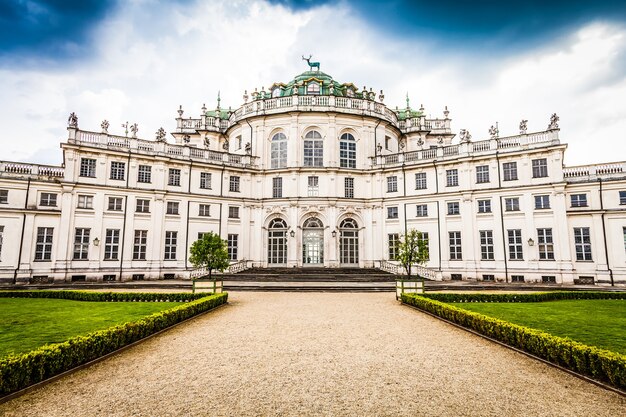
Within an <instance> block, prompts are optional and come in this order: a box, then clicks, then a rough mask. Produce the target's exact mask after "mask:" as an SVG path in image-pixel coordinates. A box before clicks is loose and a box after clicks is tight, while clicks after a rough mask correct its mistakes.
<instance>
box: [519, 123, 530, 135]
mask: <svg viewBox="0 0 626 417" xmlns="http://www.w3.org/2000/svg"><path fill="white" fill-rule="evenodd" d="M527 131H528V120H526V119H522V121H521V122H519V134H520V135H525V134H526V132H527Z"/></svg>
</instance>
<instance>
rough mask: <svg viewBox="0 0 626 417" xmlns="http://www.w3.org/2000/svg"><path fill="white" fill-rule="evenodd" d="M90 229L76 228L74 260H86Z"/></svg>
mask: <svg viewBox="0 0 626 417" xmlns="http://www.w3.org/2000/svg"><path fill="white" fill-rule="evenodd" d="M89 232H90V229H83V228H76V230H75V233H74V260H75V261H80V260H86V259H87V257H88V254H89Z"/></svg>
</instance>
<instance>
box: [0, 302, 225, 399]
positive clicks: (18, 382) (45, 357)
mask: <svg viewBox="0 0 626 417" xmlns="http://www.w3.org/2000/svg"><path fill="white" fill-rule="evenodd" d="M50 292H52V291H50ZM55 292H58V291H55ZM68 292H69V291H68ZM74 292H75V293H76V292H79V291H74ZM88 294H92V293H88ZM105 294H108V293H105ZM149 295H152V294H149ZM167 295H170V296H171V295H174V294H167ZM175 295H178V294H175ZM187 295H190V294H187ZM227 300H228V294H227V293H221V294H215V295H210V296H206V294H203V295H202V296H201V298H199V299H197V300H195V301H191V302H189V303H186V304H183V305H180V306H176V307H174V308H170V309H168V310H164V311H161V312H158V313H154V314H151V315H149V316H146V317H144V318H142V319H140V320H137V321H133V322H128V323H124V324H120V325H117V326H113V327H109V328H108V329H105V330H100V331H96V332H92V333H89V334H88V335H86V336H76V337H72V338H70V339H68V340H66V341H65V342H63V343H56V344H52V345H45V346H42V347H40V348H38V349H35V350H32V351H30V352H27V353H24V354H20V355H10V356H7V357H5V358H2V359H0V395H7V394H10V393H12V392H15V391H18V390H21V389H23V388H26V387H28V386H30V385H32V384H36V383H38V382H41V381H44V380H46V379H48V378H51V377H53V376H55V375H58V374H60V373H62V372H65V371H68V370H70V369H72V368H75V367H77V366H79V365H82V364H85V363H87V362H90V361H92V360H94V359H97V358H99V357H101V356H104V355H106V354H108V353H111V352H114V351H116V350H118V349H120V348H122V347H124V346H126V345H129V344H131V343H133V342H136V341H138V340H140V339H143V338H144V337H147V336H150V335H151V334H154V333H156V332H158V331H160V330H163V329H165V328H167V327H170V326H172V325H174V324H176V323H179V322H181V321H183V320H186V319H188V318H190V317H193V316H195V315H197V314H200V313H203V312H205V311H208V310H211V309H213V308H215V307H217V306H219V305H221V304H224V303H226V301H227ZM98 301H101V300H98ZM104 301H106V300H104Z"/></svg>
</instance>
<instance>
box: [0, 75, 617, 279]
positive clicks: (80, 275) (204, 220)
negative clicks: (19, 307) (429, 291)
mask: <svg viewBox="0 0 626 417" xmlns="http://www.w3.org/2000/svg"><path fill="white" fill-rule="evenodd" d="M243 101H244V103H243V104H242V105H241V106H240V107H238V108H236V109H235V110H231V109H230V108H229V109H228V110H226V109H225V108H223V107H222V106H221V105H220V101H219V99H218V105H217V107H216V108H215V109H212V110H211V109H207V108H206V107H205V106H203V108H202V109H201V110H200V115H199V117H195V118H194V117H188V116H187V115H186V114H185V111H184V110H183V108H182V107H181V108H180V109H179V110H178V117H177V118H176V129H175V130H174V131H173V132H172V133H171V137H170V138H169V141H168V138H166V134H165V131H164V130H163V129H159V131H158V132H156V134H155V138H151V139H140V138H137V137H136V133H137V126H131V127H129V128H130V130H129V131H127V132H126V134H125V135H124V136H119V135H115V134H112V133H111V132H109V131H108V127H109V123H108V122H107V121H103V123H102V125H101V129H100V130H99V131H97V129H96V131H89V130H82V129H80V128H79V127H78V120H77V118H76V116H74V115H73V114H72V116H71V117H70V120H69V127H68V132H69V136H68V139H67V141H64V142H63V143H62V148H63V153H64V165H63V166H62V167H46V166H37V165H31V164H20V163H11V162H1V163H0V238H2V239H3V241H4V242H5V244H4V245H3V246H0V259H1V261H0V279H1V280H3V281H11V280H12V281H14V282H25V281H31V282H32V281H36V282H49V281H70V280H129V279H159V278H164V277H165V278H174V277H178V278H187V277H189V276H190V273H191V271H192V267H191V265H190V264H189V262H188V260H187V259H188V256H189V252H188V251H189V247H190V246H191V244H192V243H193V242H194V241H195V240H196V239H198V237H199V236H201V235H202V234H203V233H206V232H209V231H212V232H215V233H218V234H220V235H221V236H222V237H223V238H224V240H226V241H227V242H228V249H229V254H230V257H231V260H232V261H233V264H234V266H240V267H242V268H245V267H250V266H257V267H277V266H278V267H296V266H297V267H307V266H317V267H320V266H323V267H331V268H342V267H351V268H353V267H380V268H384V269H387V270H394V269H396V268H397V266H396V265H397V263H396V262H395V261H394V259H395V254H396V247H397V246H396V245H397V242H398V241H399V239H400V238H401V236H402V235H403V234H405V233H406V232H407V230H410V229H416V230H419V231H421V232H422V233H423V238H424V239H426V240H427V242H428V248H429V255H430V259H429V261H428V263H427V265H426V267H427V269H425V270H423V271H421V273H423V274H426V275H428V276H429V277H430V278H434V279H475V280H487V281H492V280H493V281H507V282H515V281H525V282H534V281H543V282H577V280H578V281H579V282H623V281H626V268H625V267H624V265H626V250H625V247H624V244H625V243H624V242H626V215H625V214H624V209H623V207H624V205H626V185H625V184H626V181H625V177H626V164H625V163H623V162H619V163H613V164H604V165H591V166H584V167H572V168H565V167H564V166H563V156H564V152H565V148H566V145H564V144H561V143H560V141H559V137H558V133H559V129H558V117H556V115H553V117H552V118H551V119H550V121H549V123H546V124H547V129H546V130H544V131H540V132H535V133H529V132H527V129H526V121H522V123H521V124H520V131H519V134H516V135H514V136H507V137H500V136H499V132H498V130H497V128H493V127H492V129H490V131H489V135H488V136H486V137H485V138H482V140H473V139H472V137H471V135H470V133H469V132H467V131H464V130H462V131H461V134H460V135H459V137H458V139H457V138H455V135H454V134H453V133H452V131H451V128H450V122H451V119H450V118H449V112H448V109H447V108H444V109H441V117H440V118H426V117H425V115H424V113H425V112H424V109H423V108H420V109H418V110H415V109H413V108H412V107H411V106H410V103H409V101H408V98H407V101H406V105H404V106H403V107H402V108H398V107H395V108H389V107H387V106H386V105H385V104H384V94H383V92H382V90H381V91H379V92H374V91H373V90H372V89H367V88H365V87H363V88H358V87H357V86H355V85H354V84H351V83H339V82H337V81H335V80H334V79H333V78H332V77H331V76H329V75H328V74H325V73H323V72H320V71H307V72H304V73H302V74H300V75H298V76H296V77H295V78H294V79H293V80H292V81H290V82H288V83H275V84H273V85H272V86H271V87H270V88H269V89H268V90H267V91H266V90H264V89H261V90H260V91H259V90H255V91H254V92H252V93H250V94H248V92H246V93H245V94H244V97H243ZM546 122H547V121H546ZM601 181H604V182H603V183H602V182H601ZM622 239H624V241H622ZM9 241H10V242H18V243H19V244H15V245H10V246H9V245H7V244H6V242H9ZM396 270H397V269H396ZM398 272H399V271H398Z"/></svg>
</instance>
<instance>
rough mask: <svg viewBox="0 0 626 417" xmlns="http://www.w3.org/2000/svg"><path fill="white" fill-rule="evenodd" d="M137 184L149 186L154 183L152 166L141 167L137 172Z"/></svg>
mask: <svg viewBox="0 0 626 417" xmlns="http://www.w3.org/2000/svg"><path fill="white" fill-rule="evenodd" d="M137 182H143V183H147V184H149V183H151V182H152V167H151V166H150V165H139V168H138V170H137Z"/></svg>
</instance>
